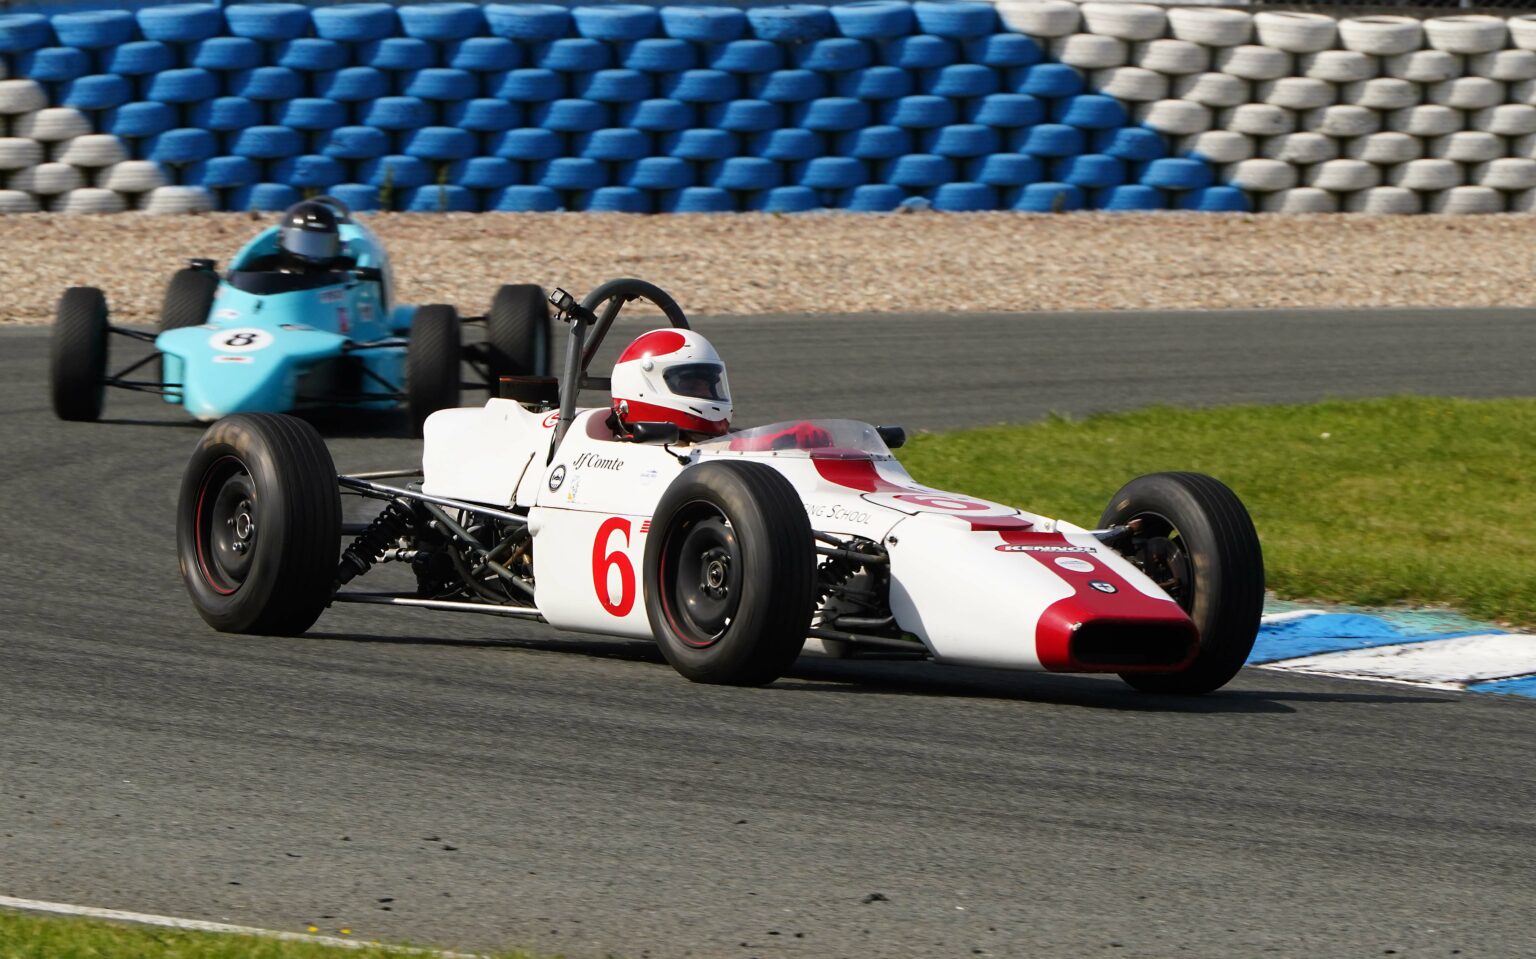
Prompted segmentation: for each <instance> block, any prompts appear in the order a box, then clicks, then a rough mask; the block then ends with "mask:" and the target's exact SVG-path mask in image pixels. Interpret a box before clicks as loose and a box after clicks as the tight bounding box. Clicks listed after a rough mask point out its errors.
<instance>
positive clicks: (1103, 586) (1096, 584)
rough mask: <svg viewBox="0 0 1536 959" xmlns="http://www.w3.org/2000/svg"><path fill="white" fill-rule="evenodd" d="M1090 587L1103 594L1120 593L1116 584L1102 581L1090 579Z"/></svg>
mask: <svg viewBox="0 0 1536 959" xmlns="http://www.w3.org/2000/svg"><path fill="white" fill-rule="evenodd" d="M1088 585H1089V586H1092V587H1093V588H1094V589H1096V590H1098V591H1099V592H1101V593H1118V592H1119V590H1117V589H1115V584H1114V583H1106V582H1104V580H1102V579H1090V580H1089V581H1088Z"/></svg>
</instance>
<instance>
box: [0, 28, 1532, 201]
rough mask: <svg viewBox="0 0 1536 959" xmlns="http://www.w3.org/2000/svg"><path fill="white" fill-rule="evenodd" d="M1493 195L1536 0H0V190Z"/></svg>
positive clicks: (1516, 108) (1517, 159) (24, 193)
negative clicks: (110, 5) (818, 2)
mask: <svg viewBox="0 0 1536 959" xmlns="http://www.w3.org/2000/svg"><path fill="white" fill-rule="evenodd" d="M315 193H331V194H333V195H336V196H338V197H340V198H341V199H343V200H345V201H346V202H348V203H350V204H351V205H352V206H354V207H355V208H357V209H362V210H373V209H394V210H407V211H421V212H435V211H480V210H506V211H547V210H559V209H565V210H591V211H612V212H631V213H648V212H729V211H739V210H763V211H775V212H799V211H807V210H818V209H842V210H853V211H868V212H878V211H888V210H892V209H895V208H897V207H899V206H902V205H919V206H931V207H933V208H936V209H939V210H946V211H972V210H1000V209H1013V210H1024V211H1036V212H1056V211H1066V210H1077V209H1103V210H1156V209H1187V210H1207V211H1235V210H1250V209H1254V210H1264V211H1274V212H1332V211H1340V210H1342V211H1359V212H1372V213H1417V212H1444V213H1486V212H1502V211H1506V210H1512V211H1527V210H1530V209H1532V207H1533V206H1536V18H1533V17H1528V16H1517V17H1512V18H1503V17H1477V16H1452V17H1441V18H1435V19H1431V20H1427V21H1421V20H1417V19H1411V18H1405V17H1386V16H1380V17H1353V18H1344V19H1342V20H1340V19H1336V18H1334V17H1329V16H1324V15H1320V14H1309V13H1286V12H1261V13H1258V14H1256V15H1255V14H1250V13H1248V12H1245V11H1239V10H1230V9H1219V8H1210V7H1188V8H1171V9H1168V8H1162V7H1154V6H1147V5H1142V4H1137V3H1124V2H1087V3H1082V4H1078V3H1074V2H1071V0H999V2H998V3H996V4H995V5H994V4H990V3H977V2H967V0H946V2H934V0H917V2H913V3H908V2H900V0H873V2H857V3H850V4H843V5H837V6H832V7H826V6H812V5H791V6H779V7H756V8H751V9H745V10H743V9H739V8H731V7H707V6H705V7H699V6H692V7H659V8H658V7H651V6H642V5H633V4H607V5H603V6H588V7H574V8H566V7H563V6H553V5H545V4H537V3H518V4H494V3H493V4H486V5H476V4H470V3H427V4H420V5H415V6H402V7H398V8H396V7H393V6H389V5H387V4H383V3H351V4H343V5H340V6H331V7H316V8H314V9H311V8H308V7H305V6H302V5H299V4H289V3H232V4H228V5H225V6H222V7H221V6H216V5H212V4H199V3H186V4H173V5H170V6H160V7H149V8H145V9H142V10H139V11H137V12H129V11H125V10H121V9H103V10H98V11H73V12H69V13H60V14H56V15H53V16H51V17H49V16H43V15H40V14H10V15H0V213H23V212H31V211H37V210H52V211H58V212H72V213H73V212H78V213H102V212H116V211H122V210H130V209H136V210H144V211H148V212H164V213H179V212H196V211H202V210H211V209H223V210H241V211H243V210H274V209H281V208H283V207H285V206H287V205H288V204H290V203H292V202H294V201H296V200H297V199H299V198H301V197H302V196H305V195H312V194H315Z"/></svg>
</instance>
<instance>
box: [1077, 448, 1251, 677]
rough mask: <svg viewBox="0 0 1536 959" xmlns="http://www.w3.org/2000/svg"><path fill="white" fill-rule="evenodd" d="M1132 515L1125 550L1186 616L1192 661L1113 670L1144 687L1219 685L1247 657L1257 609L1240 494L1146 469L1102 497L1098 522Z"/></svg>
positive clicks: (1119, 521) (1192, 476)
mask: <svg viewBox="0 0 1536 959" xmlns="http://www.w3.org/2000/svg"><path fill="white" fill-rule="evenodd" d="M1133 520H1134V521H1138V522H1137V523H1136V532H1135V534H1134V535H1133V537H1132V538H1131V539H1130V541H1129V542H1128V543H1127V544H1126V545H1125V546H1124V548H1123V550H1122V551H1123V552H1124V553H1125V555H1126V557H1127V558H1128V559H1130V560H1131V562H1133V563H1135V564H1136V565H1137V566H1138V567H1140V569H1141V571H1142V572H1144V573H1146V574H1147V575H1148V576H1149V577H1150V578H1151V579H1152V580H1153V581H1155V582H1156V583H1157V584H1158V585H1159V586H1161V587H1162V588H1163V590H1164V591H1165V592H1167V593H1168V595H1169V596H1171V597H1172V598H1173V599H1174V601H1175V602H1177V603H1178V604H1179V606H1180V607H1182V608H1183V610H1184V612H1186V613H1188V614H1189V618H1190V619H1192V620H1194V623H1195V627H1196V628H1197V629H1198V630H1199V631H1200V646H1199V649H1198V651H1197V652H1196V654H1195V658H1194V661H1193V662H1191V663H1190V664H1189V665H1188V666H1186V667H1184V668H1183V669H1180V670H1178V671H1177V672H1172V673H1121V674H1120V678H1121V679H1123V680H1125V681H1126V682H1127V683H1129V684H1130V685H1131V686H1133V687H1135V688H1136V689H1140V690H1142V691H1144V692H1149V693H1171V694H1176V695H1185V696H1198V695H1202V694H1204V693H1208V692H1211V691H1212V690H1215V689H1220V688H1221V687H1222V686H1225V685H1226V684H1227V682H1228V681H1230V680H1231V679H1232V677H1233V676H1236V675H1237V671H1238V670H1239V669H1241V668H1242V667H1243V663H1245V662H1247V660H1248V654H1249V653H1251V652H1252V651H1253V641H1254V639H1255V638H1256V637H1257V636H1258V632H1259V618H1260V616H1261V615H1263V611H1264V555H1263V552H1262V550H1261V549H1260V548H1259V536H1258V533H1257V532H1256V531H1255V530H1254V528H1253V520H1252V519H1251V518H1250V517H1249V515H1248V510H1247V509H1246V508H1244V506H1243V504H1242V501H1241V500H1239V499H1238V498H1237V494H1236V493H1233V492H1232V490H1231V489H1229V488H1228V487H1227V486H1226V485H1225V484H1223V483H1222V482H1220V481H1219V480H1216V479H1213V478H1211V477H1209V476H1204V475H1202V474H1200V473H1152V474H1149V475H1147V476H1139V477H1137V478H1136V479H1133V480H1131V481H1130V482H1129V483H1127V484H1125V486H1123V487H1121V489H1120V491H1119V492H1118V493H1116V494H1115V495H1114V497H1113V498H1111V499H1110V501H1109V507H1108V508H1107V509H1106V510H1105V511H1104V515H1103V516H1102V517H1101V518H1100V520H1099V525H1100V526H1101V527H1109V526H1123V525H1127V524H1130V523H1131V522H1132V521H1133Z"/></svg>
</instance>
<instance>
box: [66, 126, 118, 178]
mask: <svg viewBox="0 0 1536 959" xmlns="http://www.w3.org/2000/svg"><path fill="white" fill-rule="evenodd" d="M55 154H56V155H55V157H54V159H56V160H58V161H59V162H60V163H68V164H70V165H72V166H78V167H85V168H87V169H95V168H97V167H107V166H113V165H115V164H118V163H122V162H123V161H124V160H126V159H128V148H127V147H125V146H124V145H123V141H122V140H119V139H118V138H117V137H115V136H112V135H111V134H110V133H91V134H87V135H86V136H81V137H75V138H74V139H73V140H66V141H64V142H62V143H60V144H57V145H56V146H55Z"/></svg>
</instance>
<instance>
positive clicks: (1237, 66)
mask: <svg viewBox="0 0 1536 959" xmlns="http://www.w3.org/2000/svg"><path fill="white" fill-rule="evenodd" d="M1211 65H1212V66H1213V67H1215V69H1216V70H1217V71H1219V72H1221V73H1230V74H1231V75H1232V76H1234V77H1241V78H1242V79H1244V80H1278V79H1280V78H1281V77H1288V76H1290V75H1291V71H1292V70H1294V69H1295V65H1296V58H1295V57H1294V56H1293V55H1291V54H1289V53H1286V52H1285V51H1284V50H1275V49H1272V48H1270V47H1261V46H1258V45H1256V44H1250V45H1246V46H1241V47H1225V48H1223V49H1220V50H1217V51H1216V56H1215V57H1214V58H1213V59H1212V62H1211Z"/></svg>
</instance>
